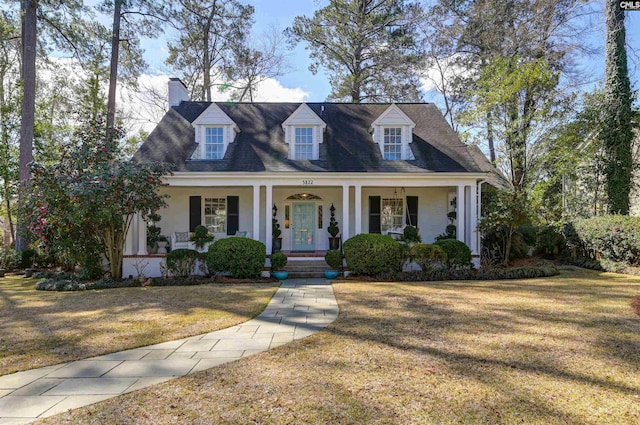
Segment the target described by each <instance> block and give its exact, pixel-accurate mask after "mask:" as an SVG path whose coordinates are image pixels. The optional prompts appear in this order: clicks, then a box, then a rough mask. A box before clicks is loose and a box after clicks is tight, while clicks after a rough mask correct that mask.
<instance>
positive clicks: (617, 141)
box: [600, 2, 634, 214]
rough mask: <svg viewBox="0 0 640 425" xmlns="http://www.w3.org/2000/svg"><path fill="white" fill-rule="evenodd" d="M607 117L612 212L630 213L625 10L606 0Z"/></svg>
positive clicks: (630, 114)
mask: <svg viewBox="0 0 640 425" xmlns="http://www.w3.org/2000/svg"><path fill="white" fill-rule="evenodd" d="M606 24H607V44H606V62H605V65H606V66H605V119H604V122H603V128H602V132H601V134H600V137H601V138H602V141H603V142H604V148H605V151H606V158H607V161H606V164H605V174H606V179H607V181H606V192H607V198H608V208H609V212H610V213H613V214H629V204H630V202H629V194H630V192H631V186H632V179H633V176H632V174H633V149H632V145H633V137H634V134H633V128H634V123H633V110H632V92H631V83H630V81H629V69H628V66H627V51H626V45H625V26H624V11H623V10H622V9H621V8H620V7H619V5H618V2H606Z"/></svg>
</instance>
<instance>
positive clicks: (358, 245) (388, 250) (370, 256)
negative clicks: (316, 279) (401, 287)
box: [343, 234, 405, 276]
mask: <svg viewBox="0 0 640 425" xmlns="http://www.w3.org/2000/svg"><path fill="white" fill-rule="evenodd" d="M343 248H344V256H345V259H346V260H347V265H348V266H349V270H350V271H351V272H352V273H353V274H354V275H365V276H374V275H377V274H379V273H383V272H389V271H393V270H401V267H402V263H403V262H404V260H405V258H404V255H403V253H402V248H401V246H400V244H399V243H398V241H396V240H395V239H393V238H392V237H391V236H388V235H379V234H362V235H356V236H354V237H352V238H350V239H347V240H346V241H345V242H344V244H343Z"/></svg>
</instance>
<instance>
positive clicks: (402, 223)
mask: <svg viewBox="0 0 640 425" xmlns="http://www.w3.org/2000/svg"><path fill="white" fill-rule="evenodd" d="M393 199H395V200H396V201H398V202H401V203H402V213H401V214H400V217H401V218H400V226H398V227H392V228H389V229H386V230H385V229H383V226H384V224H383V219H382V217H383V214H384V201H385V200H393ZM406 208H407V203H406V202H405V199H403V198H380V232H382V234H388V233H389V232H390V231H400V230H401V229H403V228H404V223H405V217H406V214H407V211H406Z"/></svg>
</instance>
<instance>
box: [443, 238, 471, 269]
mask: <svg viewBox="0 0 640 425" xmlns="http://www.w3.org/2000/svg"><path fill="white" fill-rule="evenodd" d="M435 244H436V245H438V246H440V248H442V250H443V251H444V252H445V254H446V255H447V265H448V266H449V268H454V269H456V268H463V269H464V268H469V267H471V250H470V249H469V247H468V246H467V245H466V244H465V243H464V242H461V241H459V240H456V239H441V240H439V241H436V243H435Z"/></svg>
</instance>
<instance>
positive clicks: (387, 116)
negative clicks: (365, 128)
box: [371, 104, 416, 161]
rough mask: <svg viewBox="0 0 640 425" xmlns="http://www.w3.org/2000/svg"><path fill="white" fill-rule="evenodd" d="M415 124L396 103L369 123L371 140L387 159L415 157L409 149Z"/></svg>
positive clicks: (395, 159)
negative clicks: (371, 134) (371, 131)
mask: <svg viewBox="0 0 640 425" xmlns="http://www.w3.org/2000/svg"><path fill="white" fill-rule="evenodd" d="M415 126H416V124H415V123H414V122H413V121H412V120H411V118H409V117H408V116H407V115H406V114H405V113H404V112H402V110H401V109H400V108H399V107H398V105H396V104H392V105H391V106H389V107H388V108H387V110H386V111H384V112H383V113H382V115H380V116H379V117H378V119H376V120H375V121H374V122H373V123H372V124H371V129H372V130H373V142H374V143H377V144H378V146H379V147H380V153H381V154H382V158H383V159H384V160H387V161H397V160H410V159H415V156H414V155H413V152H412V151H411V142H412V141H413V128H414V127H415Z"/></svg>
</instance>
